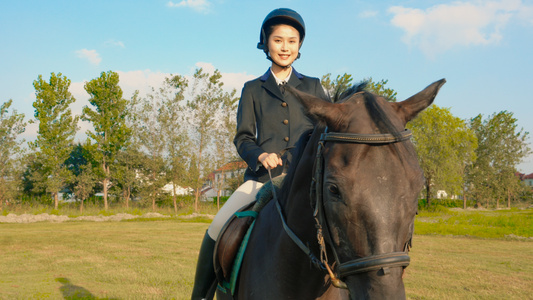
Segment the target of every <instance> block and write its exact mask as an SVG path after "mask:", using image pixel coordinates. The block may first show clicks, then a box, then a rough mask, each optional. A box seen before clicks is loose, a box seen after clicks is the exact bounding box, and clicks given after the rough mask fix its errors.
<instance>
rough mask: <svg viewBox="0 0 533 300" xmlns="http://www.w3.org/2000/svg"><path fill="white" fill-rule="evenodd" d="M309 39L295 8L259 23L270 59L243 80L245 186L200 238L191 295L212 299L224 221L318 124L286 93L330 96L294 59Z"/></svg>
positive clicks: (240, 114) (240, 140) (240, 124)
mask: <svg viewBox="0 0 533 300" xmlns="http://www.w3.org/2000/svg"><path fill="white" fill-rule="evenodd" d="M304 37H305V23H304V21H303V19H302V17H301V16H300V15H299V14H298V13H297V12H295V11H294V10H291V9H288V8H279V9H275V10H273V11H272V12H270V13H269V14H268V15H267V16H266V18H265V20H264V21H263V24H262V26H261V33H260V37H259V43H258V44H257V48H259V49H261V50H263V51H264V52H265V54H266V57H267V59H268V60H270V61H271V66H270V68H269V70H268V71H267V72H266V73H265V74H264V75H263V76H261V77H259V78H257V79H254V80H252V81H249V82H247V83H245V85H244V88H243V90H242V94H241V100H240V102H239V108H238V111H237V134H236V135H235V139H234V143H235V146H236V147H237V152H238V153H239V155H240V156H241V157H242V159H243V160H244V161H245V162H246V163H247V164H248V168H247V169H246V171H245V174H244V181H245V182H244V184H242V185H241V186H240V187H239V188H238V189H237V190H236V191H235V193H233V194H232V196H231V197H230V198H229V199H228V201H227V202H226V204H224V206H223V207H222V209H221V210H220V211H219V212H218V214H217V215H216V216H215V218H214V220H213V222H212V223H211V225H210V226H209V229H208V230H207V233H206V235H205V237H204V240H203V242H202V247H201V249H200V254H199V257H198V263H197V269H196V276H195V283H194V287H193V293H192V299H204V298H208V297H210V295H209V294H210V293H209V292H210V289H211V288H212V287H214V285H213V283H214V282H215V281H216V278H215V273H214V267H213V248H214V245H215V240H216V238H217V237H218V234H219V233H220V230H221V228H222V227H223V226H224V224H225V223H226V221H227V220H228V219H229V218H230V217H231V215H233V214H234V213H235V212H236V211H237V210H238V209H239V208H241V207H242V206H244V205H246V204H248V203H250V202H252V201H253V200H254V199H255V195H256V194H257V191H258V190H259V188H260V187H261V186H262V185H263V183H265V182H266V181H268V180H269V175H268V169H270V170H272V177H275V176H277V175H280V174H282V172H283V167H286V166H287V165H288V164H289V162H290V158H289V156H290V155H283V156H281V155H280V153H281V152H284V150H285V149H289V148H291V147H293V146H294V144H295V143H296V142H297V141H298V139H299V138H300V136H301V135H302V134H303V133H304V132H306V131H308V130H309V129H311V128H313V126H314V124H313V122H312V120H311V119H309V118H308V117H307V116H306V115H305V112H304V110H303V107H302V105H301V104H300V103H299V102H298V100H297V99H296V98H295V96H294V95H292V94H291V93H288V92H287V93H285V92H284V85H290V86H292V87H294V88H296V89H298V90H301V91H304V92H307V93H309V94H314V95H316V96H318V97H321V98H323V99H326V98H327V97H326V95H325V93H324V89H323V88H322V86H321V85H320V80H318V79H317V78H312V77H307V76H304V75H302V74H300V73H298V72H297V71H296V70H295V69H294V68H293V67H292V64H293V62H294V61H295V60H296V59H298V58H299V57H300V52H299V50H300V47H301V45H302V43H303V40H304Z"/></svg>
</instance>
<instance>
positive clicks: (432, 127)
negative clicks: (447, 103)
mask: <svg viewBox="0 0 533 300" xmlns="http://www.w3.org/2000/svg"><path fill="white" fill-rule="evenodd" d="M407 127H408V128H409V129H411V131H412V132H413V143H414V145H415V148H416V152H417V154H418V161H419V163H420V166H421V167H422V169H423V170H424V176H425V179H426V183H425V186H426V199H427V205H428V206H429V205H431V197H432V196H433V194H434V192H432V191H433V189H442V190H447V191H448V192H451V193H453V194H458V193H459V191H460V190H461V189H462V184H463V182H464V180H463V179H464V170H465V168H466V166H468V165H470V164H471V163H472V162H473V161H474V159H475V152H474V151H475V149H476V147H477V140H476V137H475V134H474V132H473V131H471V130H470V129H469V128H468V126H467V124H466V122H465V121H464V120H461V119H460V118H457V117H454V116H453V115H452V114H451V112H450V110H449V109H448V108H441V107H438V106H437V105H435V104H433V105H432V106H430V107H429V108H427V109H426V110H425V111H423V112H422V113H420V114H419V115H418V117H417V118H416V119H414V120H413V121H411V122H409V123H408V125H407Z"/></svg>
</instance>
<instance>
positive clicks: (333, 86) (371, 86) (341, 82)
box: [320, 73, 397, 102]
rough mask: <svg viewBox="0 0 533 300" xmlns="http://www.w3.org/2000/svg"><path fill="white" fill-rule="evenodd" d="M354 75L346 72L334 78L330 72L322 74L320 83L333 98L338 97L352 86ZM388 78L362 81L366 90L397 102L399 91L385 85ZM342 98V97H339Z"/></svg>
mask: <svg viewBox="0 0 533 300" xmlns="http://www.w3.org/2000/svg"><path fill="white" fill-rule="evenodd" d="M352 81H353V77H352V75H350V74H347V73H344V75H342V76H341V75H337V77H336V78H335V79H334V80H332V79H331V73H328V74H326V75H324V76H322V79H321V80H320V83H321V84H322V86H323V87H324V89H325V90H326V93H327V94H328V95H329V96H330V97H332V98H333V99H338V98H339V96H340V95H341V94H342V93H343V92H344V91H346V90H347V89H348V88H350V87H352V85H353V83H352ZM388 82H389V81H388V80H385V79H382V80H381V81H378V82H374V81H373V80H372V77H369V78H366V79H364V80H363V81H362V82H361V83H362V84H365V90H367V91H370V92H372V93H374V94H377V95H380V96H383V97H385V98H386V99H387V100H388V101H390V102H396V95H397V93H396V92H395V91H394V90H393V89H391V88H387V87H385V85H386V84H387V83H388ZM339 100H340V99H339Z"/></svg>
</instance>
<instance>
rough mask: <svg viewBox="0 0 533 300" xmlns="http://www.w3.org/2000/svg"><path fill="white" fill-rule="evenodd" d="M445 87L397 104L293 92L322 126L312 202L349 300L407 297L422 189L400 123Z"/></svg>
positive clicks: (373, 97)
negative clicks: (409, 247) (406, 278)
mask: <svg viewBox="0 0 533 300" xmlns="http://www.w3.org/2000/svg"><path fill="white" fill-rule="evenodd" d="M445 82H446V81H445V80H444V79H442V80H440V81H437V82H435V83H433V84H431V85H430V86H428V87H427V88H425V89H424V90H423V91H421V92H419V93H418V94H416V95H414V96H412V97H410V98H409V99H407V100H405V101H402V102H396V103H391V102H388V101H387V100H386V99H384V98H383V97H380V96H377V95H374V94H372V93H369V92H357V93H353V94H352V95H350V96H348V97H347V98H345V99H342V100H341V101H340V102H337V103H329V102H326V101H323V100H321V99H318V98H316V97H313V96H310V95H307V94H304V93H301V92H298V91H296V90H294V89H291V91H292V92H293V93H294V94H295V95H296V96H297V98H299V99H300V101H301V102H302V103H303V105H304V107H305V109H306V110H307V111H308V113H309V114H310V115H311V116H312V117H313V118H315V119H316V120H318V121H319V122H320V123H322V124H323V125H325V126H326V127H325V128H326V129H325V131H326V134H322V138H321V141H320V142H319V145H320V146H318V147H317V148H318V150H317V151H318V152H319V155H317V160H316V162H315V170H316V173H315V175H314V179H315V180H316V181H315V184H314V186H315V188H314V189H313V193H312V194H314V195H312V198H313V199H311V200H312V202H313V203H314V204H313V205H314V206H315V207H317V210H316V212H317V215H318V219H319V222H320V223H321V225H322V227H323V231H324V235H325V236H326V241H328V243H329V244H330V245H329V248H330V249H331V250H330V251H328V253H329V255H330V256H333V257H332V258H331V260H333V259H335V260H336V261H337V264H336V268H337V273H338V275H339V276H340V277H341V279H343V280H344V281H345V282H346V284H347V285H348V288H349V290H350V294H351V295H352V298H355V297H357V298H365V297H370V298H387V299H388V298H405V291H404V286H403V281H402V274H403V269H404V267H405V266H406V265H407V264H408V263H409V257H408V255H407V253H406V252H407V250H406V249H407V244H408V243H409V242H410V238H411V235H412V231H413V224H414V218H415V214H416V211H417V197H418V195H419V192H420V191H421V189H422V188H423V184H424V180H423V174H422V170H421V168H420V166H419V164H418V160H417V157H416V153H415V150H414V147H413V145H412V144H411V142H410V141H409V139H408V136H409V132H408V131H406V130H405V125H406V124H407V122H409V121H410V120H411V119H413V118H414V117H415V116H416V115H417V114H418V113H419V112H421V111H422V110H424V109H425V108H426V107H428V106H429V105H430V104H431V103H432V102H433V99H434V98H435V96H436V95H437V92H438V90H439V88H440V87H441V86H442V85H443V84H444V83H445ZM319 128H323V127H322V126H319ZM323 132H324V131H323Z"/></svg>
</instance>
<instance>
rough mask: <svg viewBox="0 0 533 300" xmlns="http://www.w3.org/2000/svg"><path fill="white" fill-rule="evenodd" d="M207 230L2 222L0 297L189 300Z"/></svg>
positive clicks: (168, 224)
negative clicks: (197, 258) (199, 251)
mask: <svg viewBox="0 0 533 300" xmlns="http://www.w3.org/2000/svg"><path fill="white" fill-rule="evenodd" d="M207 226H208V225H207V224H205V223H181V222H178V221H176V219H171V220H166V221H151V222H66V223H31V224H0V253H1V256H2V258H1V259H0V299H62V298H65V299H77V298H76V297H74V296H73V295H74V294H75V293H81V294H80V295H87V298H88V299H187V298H188V297H189V293H190V290H191V287H192V280H193V274H194V267H195V260H196V256H197V255H198V249H199V247H200V242H201V238H202V237H203V234H204V233H205V230H206V229H207ZM89 296H90V297H89ZM91 297H92V298H91ZM78 298H79V295H78Z"/></svg>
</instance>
